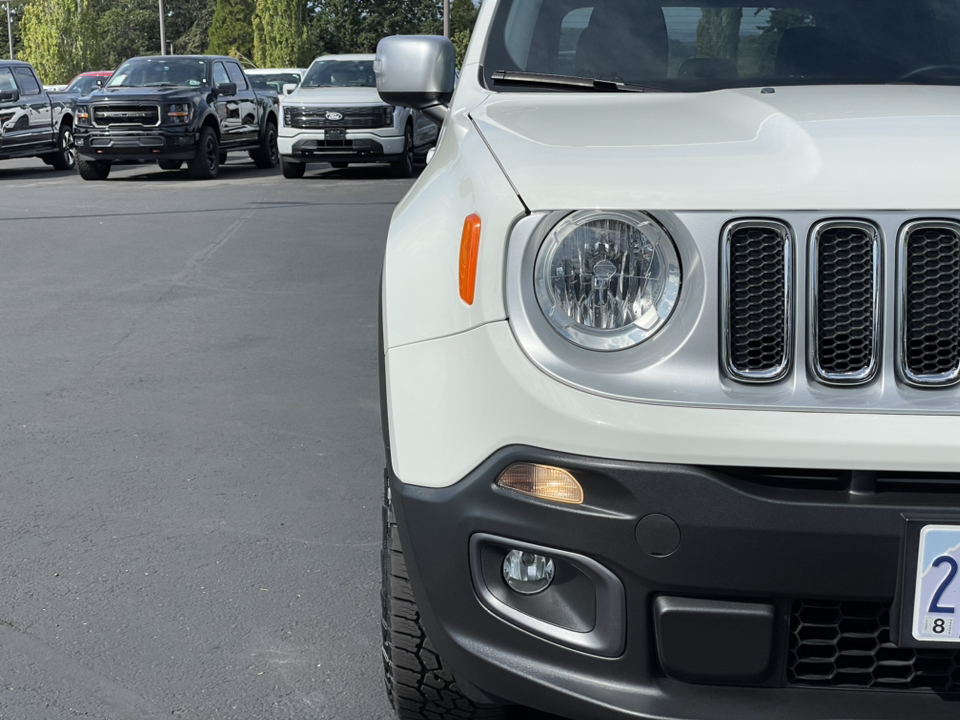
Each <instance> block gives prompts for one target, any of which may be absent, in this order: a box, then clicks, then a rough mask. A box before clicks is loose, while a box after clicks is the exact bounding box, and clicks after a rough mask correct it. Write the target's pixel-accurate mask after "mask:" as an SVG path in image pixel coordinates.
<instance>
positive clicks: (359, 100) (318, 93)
mask: <svg viewBox="0 0 960 720" xmlns="http://www.w3.org/2000/svg"><path fill="white" fill-rule="evenodd" d="M280 100H281V102H283V103H285V104H287V105H383V104H384V102H383V100H381V99H380V95H379V94H377V89H376V88H375V87H317V88H297V89H296V90H294V91H293V92H292V93H290V94H289V95H285V96H283V97H281V99H280Z"/></svg>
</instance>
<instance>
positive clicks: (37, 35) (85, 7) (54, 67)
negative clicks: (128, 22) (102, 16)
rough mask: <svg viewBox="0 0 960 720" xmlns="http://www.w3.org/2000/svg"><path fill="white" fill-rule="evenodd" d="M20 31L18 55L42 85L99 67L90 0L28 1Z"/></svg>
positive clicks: (94, 23)
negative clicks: (28, 64)
mask: <svg viewBox="0 0 960 720" xmlns="http://www.w3.org/2000/svg"><path fill="white" fill-rule="evenodd" d="M21 32H22V36H23V40H22V48H21V52H20V53H19V55H20V57H21V58H23V59H24V60H26V61H27V62H29V63H31V64H32V65H33V67H34V68H35V69H36V71H37V74H38V75H39V76H40V79H41V80H43V82H44V83H46V84H50V85H52V84H55V83H64V82H68V81H69V80H71V79H72V78H73V76H74V75H76V74H77V73H78V72H82V71H84V70H88V69H90V68H96V67H99V65H100V62H101V60H100V48H99V42H98V39H99V37H100V36H99V33H98V29H97V22H96V18H95V15H94V12H93V7H92V3H91V0H30V2H29V3H28V4H27V6H26V8H25V9H24V13H23V20H22V23H21Z"/></svg>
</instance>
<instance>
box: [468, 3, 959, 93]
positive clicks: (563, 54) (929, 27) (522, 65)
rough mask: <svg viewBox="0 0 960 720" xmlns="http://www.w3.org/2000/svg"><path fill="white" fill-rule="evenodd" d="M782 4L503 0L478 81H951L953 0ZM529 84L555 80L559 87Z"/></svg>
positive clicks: (955, 55)
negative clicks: (529, 77)
mask: <svg viewBox="0 0 960 720" xmlns="http://www.w3.org/2000/svg"><path fill="white" fill-rule="evenodd" d="M782 3H783V4H781V5H778V6H769V5H767V6H764V7H747V6H742V7H737V6H734V7H731V5H730V2H729V0H721V1H720V2H716V3H711V2H709V0H708V1H707V2H704V0H700V1H699V2H697V1H694V2H690V3H688V2H684V0H502V2H500V4H499V5H498V8H497V11H496V17H495V18H494V22H493V25H492V31H491V37H490V40H489V43H488V46H487V51H486V57H485V59H484V62H483V69H484V73H485V80H486V84H487V87H490V88H492V89H494V90H505V91H506V90H515V89H518V88H517V87H511V83H509V82H505V81H501V82H499V83H498V82H496V81H495V80H494V78H493V76H494V74H495V73H497V72H498V71H505V72H507V73H510V72H526V73H543V74H555V75H568V76H577V77H589V78H598V79H603V80H615V81H620V82H624V83H630V84H634V85H643V86H650V87H655V88H658V89H661V90H675V91H685V90H686V91H699V90H714V89H719V88H725V87H756V86H765V85H815V84H854V83H856V84H875V83H896V82H907V83H930V84H949V85H956V84H960V0H915V1H908V0H809V1H806V0H782ZM517 84H518V83H517ZM522 89H523V90H524V91H526V92H529V91H530V90H531V89H538V88H531V87H529V86H524V87H522ZM539 89H545V90H547V91H554V92H556V91H557V90H563V88H562V87H561V86H558V85H553V86H545V87H544V88H539ZM571 89H574V88H571Z"/></svg>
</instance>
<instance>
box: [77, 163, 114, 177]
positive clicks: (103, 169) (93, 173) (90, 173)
mask: <svg viewBox="0 0 960 720" xmlns="http://www.w3.org/2000/svg"><path fill="white" fill-rule="evenodd" d="M77 170H79V171H80V177H82V178H83V179H84V180H106V179H107V176H108V175H109V174H110V161H109V160H84V159H83V158H79V159H78V160H77Z"/></svg>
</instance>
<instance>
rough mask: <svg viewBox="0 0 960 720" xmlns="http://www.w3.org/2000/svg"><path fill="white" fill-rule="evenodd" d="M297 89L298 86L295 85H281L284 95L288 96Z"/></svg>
mask: <svg viewBox="0 0 960 720" xmlns="http://www.w3.org/2000/svg"><path fill="white" fill-rule="evenodd" d="M297 87H299V86H298V85H297V84H296V83H284V84H283V94H284V95H289V94H290V93H292V92H293V91H294V90H296V89H297Z"/></svg>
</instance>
